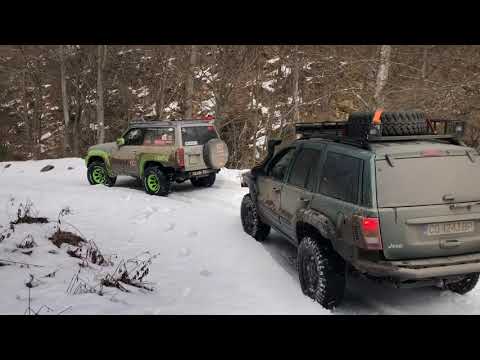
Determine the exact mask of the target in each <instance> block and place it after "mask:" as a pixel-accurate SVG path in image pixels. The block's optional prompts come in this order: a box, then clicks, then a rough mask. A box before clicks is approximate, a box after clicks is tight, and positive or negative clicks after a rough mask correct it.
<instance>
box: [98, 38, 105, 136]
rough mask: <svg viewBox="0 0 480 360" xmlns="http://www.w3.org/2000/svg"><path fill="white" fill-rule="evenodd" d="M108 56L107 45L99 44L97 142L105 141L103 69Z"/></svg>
mask: <svg viewBox="0 0 480 360" xmlns="http://www.w3.org/2000/svg"><path fill="white" fill-rule="evenodd" d="M106 57H107V45H98V56H97V125H98V132H97V143H99V144H101V143H103V142H105V125H104V116H105V114H104V107H103V106H104V104H103V71H104V69H105V63H106Z"/></svg>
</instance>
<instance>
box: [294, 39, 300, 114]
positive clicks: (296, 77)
mask: <svg viewBox="0 0 480 360" xmlns="http://www.w3.org/2000/svg"><path fill="white" fill-rule="evenodd" d="M294 51H295V54H294V66H293V103H294V106H295V110H294V113H293V120H294V122H295V123H298V122H300V109H299V107H298V106H299V104H300V97H299V94H298V80H299V78H300V59H299V55H298V45H297V46H295V50H294Z"/></svg>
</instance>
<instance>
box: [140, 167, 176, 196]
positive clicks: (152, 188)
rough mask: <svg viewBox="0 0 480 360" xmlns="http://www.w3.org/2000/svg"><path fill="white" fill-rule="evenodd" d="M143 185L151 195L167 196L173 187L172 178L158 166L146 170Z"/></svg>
mask: <svg viewBox="0 0 480 360" xmlns="http://www.w3.org/2000/svg"><path fill="white" fill-rule="evenodd" d="M143 185H144V188H145V192H146V193H147V194H150V195H160V196H167V195H168V193H169V192H170V188H171V183H170V180H169V179H168V177H167V176H166V175H165V174H164V173H163V171H162V169H160V167H158V166H154V167H149V168H147V169H146V170H145V174H144V176H143Z"/></svg>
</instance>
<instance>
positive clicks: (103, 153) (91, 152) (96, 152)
mask: <svg viewBox="0 0 480 360" xmlns="http://www.w3.org/2000/svg"><path fill="white" fill-rule="evenodd" d="M92 157H100V158H102V160H103V162H104V163H105V167H106V168H107V172H108V175H109V176H114V174H113V172H112V164H111V162H110V154H109V153H108V152H107V151H104V150H99V149H93V150H89V151H88V153H87V156H86V157H85V165H86V166H87V167H88V163H89V162H90V159H91V158H92Z"/></svg>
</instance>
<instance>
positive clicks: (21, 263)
mask: <svg viewBox="0 0 480 360" xmlns="http://www.w3.org/2000/svg"><path fill="white" fill-rule="evenodd" d="M1 262H7V263H10V264H20V265H26V266H33V267H42V268H43V267H45V266H44V265H35V264H28V263H24V262H20V261H11V260H6V259H0V263H1Z"/></svg>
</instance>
